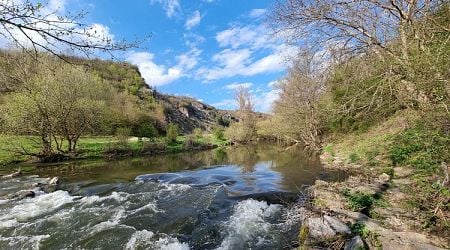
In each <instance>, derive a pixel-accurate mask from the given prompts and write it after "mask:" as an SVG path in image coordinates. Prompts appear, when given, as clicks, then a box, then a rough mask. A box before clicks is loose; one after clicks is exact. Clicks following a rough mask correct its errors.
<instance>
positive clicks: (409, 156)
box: [389, 127, 450, 171]
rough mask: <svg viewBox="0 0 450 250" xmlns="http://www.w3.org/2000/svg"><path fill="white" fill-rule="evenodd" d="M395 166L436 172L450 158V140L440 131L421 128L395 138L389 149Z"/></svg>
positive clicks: (410, 130)
mask: <svg viewBox="0 0 450 250" xmlns="http://www.w3.org/2000/svg"><path fill="white" fill-rule="evenodd" d="M389 156H390V159H391V160H392V163H393V164H394V165H411V166H413V167H416V168H418V169H422V170H428V171H432V170H436V169H437V168H438V167H439V166H440V164H441V163H442V162H448V161H449V158H450V138H449V137H448V136H445V135H444V134H441V133H440V132H438V131H428V130H425V129H423V128H420V127H416V128H413V129H409V130H407V131H405V132H403V133H401V134H399V135H397V136H395V137H394V140H393V143H392V145H391V146H390V149H389Z"/></svg>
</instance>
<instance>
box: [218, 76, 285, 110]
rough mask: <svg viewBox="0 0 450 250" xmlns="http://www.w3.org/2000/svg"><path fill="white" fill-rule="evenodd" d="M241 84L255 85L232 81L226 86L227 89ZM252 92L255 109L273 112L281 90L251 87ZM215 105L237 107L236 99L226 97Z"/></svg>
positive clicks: (271, 84) (247, 86)
mask: <svg viewBox="0 0 450 250" xmlns="http://www.w3.org/2000/svg"><path fill="white" fill-rule="evenodd" d="M275 82H276V81H272V82H270V83H269V84H267V86H273V85H274V83H275ZM240 86H243V87H246V88H251V87H252V86H253V84H252V83H232V84H229V85H226V86H225V87H224V88H226V89H231V90H233V89H237V88H239V87H240ZM250 92H251V93H252V98H253V102H254V105H255V110H256V111H258V112H264V113H270V112H272V107H273V104H274V103H275V101H276V100H277V99H278V98H279V95H280V93H279V92H280V91H279V90H278V89H277V88H272V87H270V88H269V89H268V90H267V88H265V90H262V89H260V88H257V89H256V90H255V89H251V90H250ZM212 105H213V106H215V107H218V108H224V109H235V108H236V107H237V105H236V101H235V100H234V99H225V100H222V101H220V102H217V103H213V104H212Z"/></svg>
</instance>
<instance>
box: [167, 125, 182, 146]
mask: <svg viewBox="0 0 450 250" xmlns="http://www.w3.org/2000/svg"><path fill="white" fill-rule="evenodd" d="M179 134H180V129H179V128H178V125H176V124H173V123H169V124H168V125H167V128H166V137H167V141H168V142H170V143H172V142H177V137H178V135H179Z"/></svg>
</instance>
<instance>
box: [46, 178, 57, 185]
mask: <svg viewBox="0 0 450 250" xmlns="http://www.w3.org/2000/svg"><path fill="white" fill-rule="evenodd" d="M58 184H59V178H58V177H53V178H52V179H51V180H50V181H49V182H48V185H51V186H56V185H58Z"/></svg>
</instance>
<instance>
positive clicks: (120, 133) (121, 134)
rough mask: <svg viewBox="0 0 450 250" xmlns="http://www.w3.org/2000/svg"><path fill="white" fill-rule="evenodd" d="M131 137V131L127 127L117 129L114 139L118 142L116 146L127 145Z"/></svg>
mask: <svg viewBox="0 0 450 250" xmlns="http://www.w3.org/2000/svg"><path fill="white" fill-rule="evenodd" d="M130 135H131V129H130V128H127V127H123V128H117V130H116V137H117V140H118V144H119V145H120V146H127V145H128V138H130Z"/></svg>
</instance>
